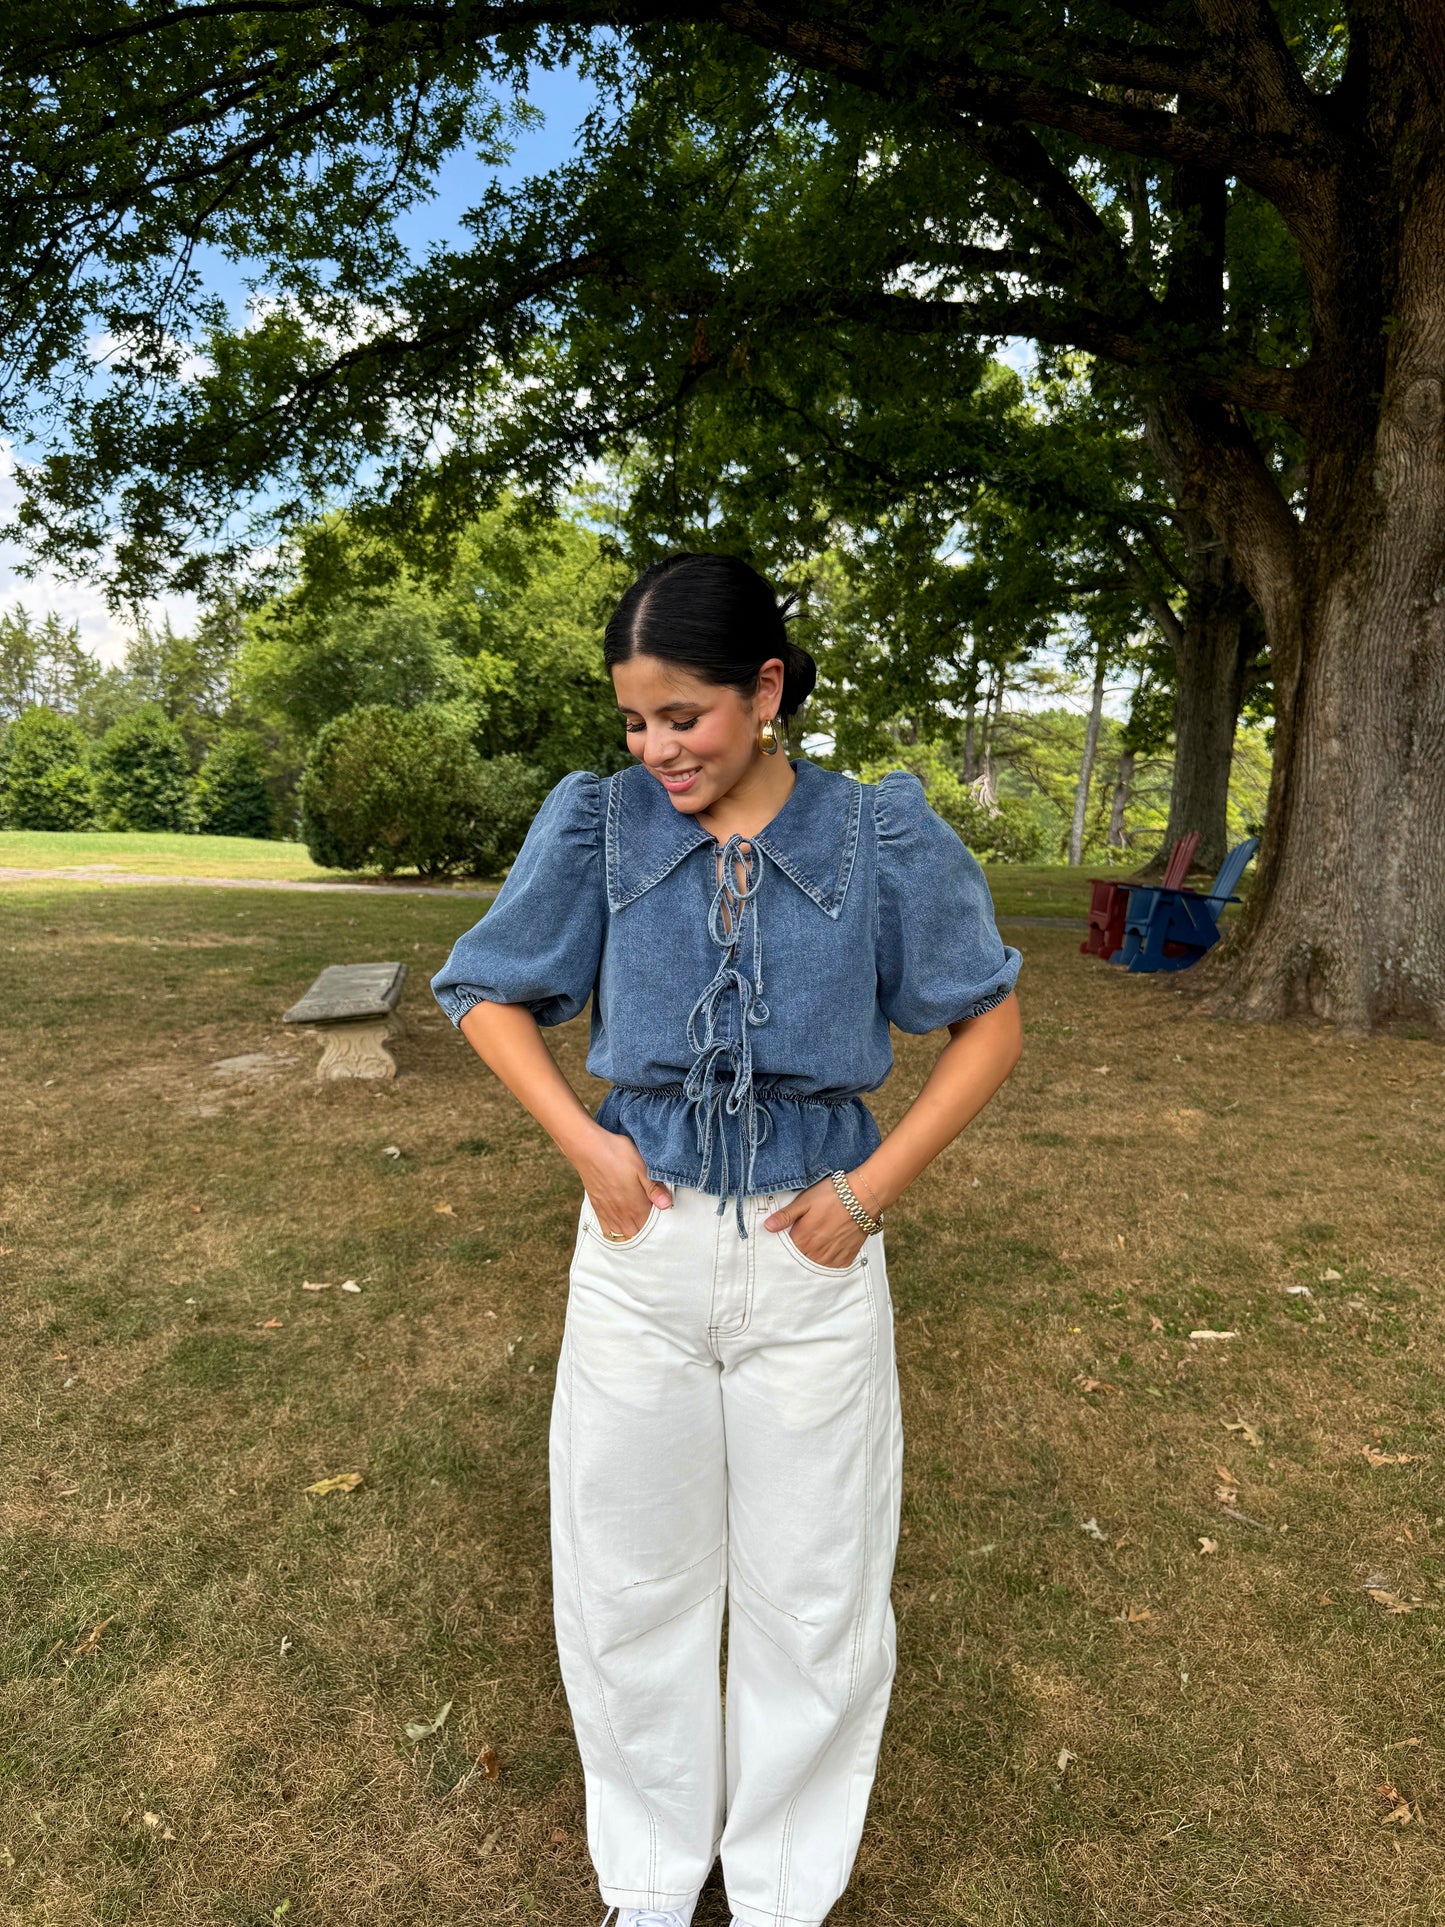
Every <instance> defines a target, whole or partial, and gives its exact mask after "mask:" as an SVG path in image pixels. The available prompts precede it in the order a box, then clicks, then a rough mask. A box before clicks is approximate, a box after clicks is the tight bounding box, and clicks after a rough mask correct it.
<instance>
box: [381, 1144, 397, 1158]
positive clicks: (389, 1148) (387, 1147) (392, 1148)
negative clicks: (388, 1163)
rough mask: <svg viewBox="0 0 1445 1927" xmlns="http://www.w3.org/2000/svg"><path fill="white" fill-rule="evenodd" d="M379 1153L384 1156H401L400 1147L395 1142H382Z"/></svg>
mask: <svg viewBox="0 0 1445 1927" xmlns="http://www.w3.org/2000/svg"><path fill="white" fill-rule="evenodd" d="M381 1155H382V1156H383V1157H384V1158H399V1157H400V1156H401V1147H400V1146H399V1145H396V1144H383V1145H382V1147H381Z"/></svg>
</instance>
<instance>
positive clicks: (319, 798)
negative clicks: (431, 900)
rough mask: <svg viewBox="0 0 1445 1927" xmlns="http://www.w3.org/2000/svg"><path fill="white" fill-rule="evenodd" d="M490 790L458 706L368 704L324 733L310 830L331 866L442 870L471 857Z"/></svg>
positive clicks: (314, 761)
mask: <svg viewBox="0 0 1445 1927" xmlns="http://www.w3.org/2000/svg"><path fill="white" fill-rule="evenodd" d="M481 790H482V774H481V761H480V759H479V757H478V756H477V752H476V751H475V749H473V747H472V744H471V739H470V736H469V734H468V731H467V726H466V723H465V721H464V720H463V718H462V717H461V716H459V715H458V714H457V713H456V712H455V711H453V710H450V709H447V708H445V707H443V706H442V705H441V704H439V703H424V704H422V705H421V706H420V707H419V708H416V709H406V710H403V709H393V708H391V707H390V705H388V704H386V703H365V704H363V705H362V706H361V707H360V708H357V709H349V710H347V712H346V714H345V715H343V716H337V717H335V718H333V720H332V721H331V722H329V723H327V724H326V725H325V726H324V727H323V728H322V729H321V730H320V731H319V732H318V734H317V737H316V741H315V743H314V744H313V745H312V749H311V754H310V756H309V757H308V758H307V762H306V768H305V771H304V773H303V775H302V778H301V834H302V837H303V839H304V840H305V843H306V847H307V849H308V850H309V851H310V852H311V857H312V860H313V862H316V863H320V864H323V865H324V866H325V867H327V868H328V869H336V870H366V869H373V868H374V869H379V870H382V871H384V872H386V873H387V874H388V875H390V873H391V872H392V871H394V870H400V869H406V868H414V869H417V870H419V871H420V872H421V873H422V875H423V876H442V875H445V874H446V872H447V871H449V870H456V869H461V868H464V867H465V866H466V865H467V863H468V862H469V860H470V857H471V852H472V848H473V843H474V839H475V833H476V824H477V817H478V811H479V807H480V802H481Z"/></svg>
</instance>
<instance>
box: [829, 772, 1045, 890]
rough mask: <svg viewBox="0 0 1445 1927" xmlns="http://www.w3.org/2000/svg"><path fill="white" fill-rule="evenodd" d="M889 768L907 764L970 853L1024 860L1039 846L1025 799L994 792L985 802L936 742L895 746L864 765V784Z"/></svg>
mask: <svg viewBox="0 0 1445 1927" xmlns="http://www.w3.org/2000/svg"><path fill="white" fill-rule="evenodd" d="M890 769H907V770H911V771H912V772H913V774H914V775H915V776H916V777H917V778H918V780H919V782H920V783H922V785H923V788H924V793H925V794H926V796H927V797H928V801H929V804H930V806H931V807H932V808H933V809H934V810H936V811H937V812H938V814H939V815H940V816H941V817H942V818H943V820H944V822H945V823H948V824H951V825H952V827H953V828H954V829H955V830H957V831H958V834H959V835H960V836H961V837H962V839H963V841H964V842H965V843H966V844H967V845H968V847H969V849H970V850H971V851H972V852H973V854H974V855H975V856H976V857H978V858H979V859H980V860H981V861H984V862H995V863H1028V862H1031V861H1032V860H1033V859H1034V858H1035V857H1037V856H1038V854H1039V851H1040V849H1041V848H1042V847H1043V840H1044V832H1043V826H1042V825H1041V824H1040V823H1039V821H1038V819H1037V818H1036V817H1035V815H1034V812H1033V811H1032V810H1031V809H1030V808H1029V806H1028V804H1027V803H1025V802H1023V801H1021V800H1020V799H1019V798H1018V797H1013V796H1004V797H1000V798H999V800H998V802H996V803H994V804H992V805H990V804H988V803H986V802H985V801H984V800H983V798H982V797H981V796H980V795H979V793H978V791H977V790H976V789H975V788H973V786H972V785H971V784H968V783H965V782H964V780H963V778H962V777H961V776H960V775H959V773H958V771H957V770H956V769H955V768H954V766H953V764H952V763H951V762H950V761H949V759H948V753H947V751H946V750H945V749H944V748H943V747H942V745H941V744H938V743H932V742H924V743H910V744H905V745H900V747H899V748H898V749H896V750H895V751H894V752H893V755H892V757H891V758H890V759H888V760H886V761H883V762H878V763H872V764H869V765H868V766H867V767H866V768H865V769H864V770H863V772H862V775H863V780H864V782H865V783H876V782H877V781H878V779H879V777H880V776H882V775H884V774H885V773H886V772H887V771H888V770H890Z"/></svg>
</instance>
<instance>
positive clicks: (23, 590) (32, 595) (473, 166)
mask: <svg viewBox="0 0 1445 1927" xmlns="http://www.w3.org/2000/svg"><path fill="white" fill-rule="evenodd" d="M528 98H529V99H530V100H531V102H532V104H533V105H534V106H535V107H537V108H539V109H540V110H541V112H542V114H543V115H544V117H545V118H544V120H543V122H542V124H541V125H539V126H536V127H532V128H528V129H526V130H525V131H523V132H522V133H520V134H518V135H517V136H516V138H515V141H514V151H513V154H512V156H511V159H510V160H509V161H507V162H506V163H504V164H503V165H502V166H501V167H499V168H492V167H490V166H488V165H487V164H485V163H483V162H481V161H479V160H478V159H477V157H476V155H475V154H474V153H471V152H464V151H458V152H457V153H456V154H454V155H453V156H452V157H451V158H450V159H449V160H448V161H447V162H446V163H445V165H444V166H443V167H442V169H441V171H440V173H439V174H438V176H437V181H436V188H437V192H436V194H435V196H434V197H433V198H432V199H431V200H429V201H426V202H423V203H421V204H420V205H419V206H417V207H416V208H414V209H412V210H411V212H410V213H408V215H407V216H406V217H405V219H404V220H403V221H402V222H401V223H400V224H399V231H400V232H401V234H402V235H403V237H404V238H405V240H406V241H407V242H408V244H409V245H410V246H411V247H412V248H413V249H414V250H415V251H416V252H417V253H418V254H420V253H422V252H423V251H424V250H425V248H426V247H427V245H428V244H429V243H431V242H433V241H440V240H446V239H449V238H451V237H452V236H454V235H455V234H456V233H457V232H458V226H457V224H458V221H459V219H460V217H461V216H462V215H463V214H464V213H465V212H466V210H467V208H468V207H470V206H472V205H473V204H474V203H475V201H476V199H477V197H478V193H479V190H480V188H481V186H482V185H483V183H484V182H485V180H486V179H487V177H488V176H489V175H493V174H495V175H496V176H497V177H499V178H501V179H502V180H513V181H520V180H521V179H523V178H524V177H525V176H526V175H528V174H541V173H545V172H546V171H547V170H548V169H549V168H552V167H554V166H556V165H557V164H558V163H559V162H561V161H563V160H565V159H567V157H568V156H569V155H570V154H571V152H572V149H573V146H574V143H575V140H576V134H577V129H578V128H579V126H580V125H581V123H582V121H583V119H584V118H585V117H586V115H587V113H588V111H589V110H590V108H591V107H592V105H593V102H594V99H595V95H594V93H593V90H592V87H591V85H590V83H589V82H587V81H585V80H583V79H582V78H581V77H580V76H579V75H578V74H577V73H576V72H575V71H573V70H572V69H570V68H565V67H560V68H556V69H554V70H553V71H552V72H550V73H544V72H541V71H540V70H538V71H534V73H533V75H532V79H531V83H530V85H529V88H528ZM206 266H207V268H208V270H209V278H210V282H211V286H212V287H213V289H214V291H215V292H216V293H217V294H220V295H223V296H224V297H225V299H226V300H227V302H228V304H229V305H230V306H231V308H232V311H233V314H234V316H235V318H236V319H237V320H238V321H239V320H240V318H241V316H242V314H243V312H244V303H245V295H246V288H245V279H244V275H245V270H244V268H243V267H242V266H240V265H237V264H235V263H232V262H229V261H227V260H225V259H224V258H223V257H221V256H220V255H212V256H210V257H208V259H207V261H206ZM14 488H15V485H14V481H13V477H12V470H11V466H10V463H9V460H8V457H7V459H6V460H5V462H4V465H3V468H0V511H5V512H7V513H8V509H9V506H10V504H11V502H12V500H13V497H14ZM19 560H20V555H19V552H18V551H17V550H15V549H14V548H12V547H10V546H9V545H7V544H4V543H0V606H4V607H13V605H14V604H15V603H16V602H17V601H19V602H22V603H23V604H24V605H25V607H26V608H28V609H30V610H32V611H34V612H35V613H36V614H37V615H43V614H45V613H46V612H47V611H50V610H53V611H54V612H55V613H56V614H57V615H59V616H61V617H62V618H63V619H64V620H65V621H67V622H75V623H77V624H78V625H79V628H80V633H81V639H82V640H83V642H84V643H85V645H86V647H87V648H88V649H90V650H92V651H93V652H94V653H95V654H96V655H97V656H99V657H100V658H101V659H102V660H104V661H107V662H110V661H114V660H116V659H117V658H118V657H119V656H120V655H121V654H122V652H123V650H124V647H125V640H126V635H127V633H128V631H127V627H126V625H125V623H124V622H123V621H121V620H120V619H118V618H117V617H115V616H114V615H112V614H111V612H110V611H109V610H108V609H107V607H106V605H105V598H104V596H103V595H102V593H101V591H100V588H99V586H98V585H97V584H96V583H95V582H93V581H86V580H82V581H67V580H61V579H58V578H56V577H54V576H49V575H46V576H43V577H37V578H36V579H35V580H34V581H25V580H24V579H23V578H22V577H21V576H20V575H19V574H18V572H17V564H18V562H19ZM148 613H149V615H150V617H151V619H152V620H159V619H160V618H161V617H162V616H163V615H166V614H169V615H170V617H171V619H172V621H173V622H175V623H176V625H177V626H178V627H184V626H185V625H187V624H188V623H190V622H191V621H193V620H194V617H195V613H196V611H195V604H194V603H193V602H192V601H191V599H190V598H189V597H184V596H176V597H168V598H163V599H162V600H160V601H158V602H157V603H155V604H154V605H153V606H152V608H151V609H150V611H149V612H148Z"/></svg>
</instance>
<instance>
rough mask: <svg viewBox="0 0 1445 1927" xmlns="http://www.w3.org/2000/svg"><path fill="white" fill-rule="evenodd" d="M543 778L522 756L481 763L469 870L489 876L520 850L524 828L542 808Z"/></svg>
mask: <svg viewBox="0 0 1445 1927" xmlns="http://www.w3.org/2000/svg"><path fill="white" fill-rule="evenodd" d="M548 788H549V785H548V782H547V775H546V772H545V771H544V770H540V769H538V767H537V765H536V764H535V763H529V762H528V761H527V760H526V758H525V757H522V756H489V757H487V758H485V759H484V760H483V762H482V764H481V788H480V791H479V793H478V799H477V817H476V826H475V829H474V832H473V841H472V849H471V857H470V861H469V866H468V867H469V868H470V869H471V870H472V871H473V872H474V874H475V875H477V876H482V877H493V876H496V875H498V874H499V873H500V872H501V871H502V870H505V869H506V867H507V865H508V864H509V863H510V862H511V861H512V859H513V858H514V857H515V856H516V854H517V852H518V850H520V849H521V847H522V838H523V837H524V836H525V835H526V834H527V828H528V825H529V824H530V823H531V821H532V818H533V817H534V816H535V815H536V814H537V811H538V810H539V809H540V808H541V807H542V799H543V798H544V797H545V796H546V794H547V790H548Z"/></svg>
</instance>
